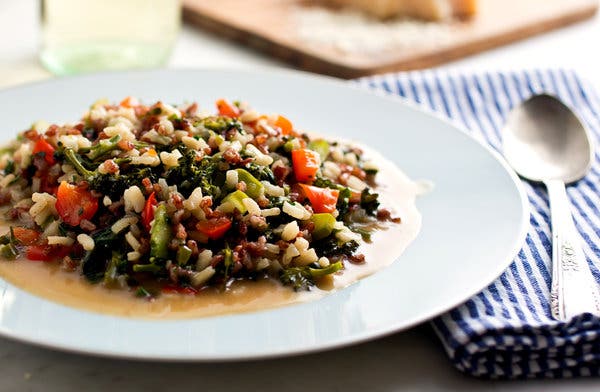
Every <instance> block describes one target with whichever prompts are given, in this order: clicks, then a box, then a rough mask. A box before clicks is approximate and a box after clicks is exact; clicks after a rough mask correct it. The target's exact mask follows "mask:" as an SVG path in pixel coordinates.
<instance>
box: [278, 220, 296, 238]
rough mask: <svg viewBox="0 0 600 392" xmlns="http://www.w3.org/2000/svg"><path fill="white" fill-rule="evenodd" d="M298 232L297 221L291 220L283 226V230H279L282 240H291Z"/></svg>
mask: <svg viewBox="0 0 600 392" xmlns="http://www.w3.org/2000/svg"><path fill="white" fill-rule="evenodd" d="M299 232H300V228H299V227H298V222H296V221H292V222H290V223H288V224H287V225H285V227H284V228H283V231H282V232H281V239H282V240H284V241H291V240H293V239H294V238H296V236H297V235H298V233H299Z"/></svg>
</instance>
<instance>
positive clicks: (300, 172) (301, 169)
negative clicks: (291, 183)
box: [292, 148, 321, 182]
mask: <svg viewBox="0 0 600 392" xmlns="http://www.w3.org/2000/svg"><path fill="white" fill-rule="evenodd" d="M292 166H293V168H294V175H295V176H296V180H297V181H298V182H312V181H313V180H314V179H315V176H316V174H317V171H319V166H321V157H320V156H319V153H317V152H316V151H313V150H309V149H307V148H301V149H298V150H292Z"/></svg>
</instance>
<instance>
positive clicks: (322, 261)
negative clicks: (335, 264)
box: [318, 257, 329, 268]
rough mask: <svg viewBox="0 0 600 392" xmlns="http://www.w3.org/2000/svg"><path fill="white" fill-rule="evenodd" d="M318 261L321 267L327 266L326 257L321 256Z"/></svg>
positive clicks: (327, 260)
mask: <svg viewBox="0 0 600 392" xmlns="http://www.w3.org/2000/svg"><path fill="white" fill-rule="evenodd" d="M318 263H319V265H320V266H321V267H322V268H325V267H329V259H328V258H327V257H321V258H320V259H319V261H318Z"/></svg>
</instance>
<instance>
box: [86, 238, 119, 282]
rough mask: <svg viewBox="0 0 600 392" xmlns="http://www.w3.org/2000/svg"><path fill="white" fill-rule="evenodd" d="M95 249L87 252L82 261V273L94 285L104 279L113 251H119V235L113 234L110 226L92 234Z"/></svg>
mask: <svg viewBox="0 0 600 392" xmlns="http://www.w3.org/2000/svg"><path fill="white" fill-rule="evenodd" d="M92 238H93V240H94V244H95V245H94V249H92V250H90V251H87V252H86V254H85V256H84V257H83V260H81V272H83V275H84V276H85V277H86V278H87V279H88V280H89V281H90V282H93V283H96V282H99V281H101V280H102V279H103V278H104V274H105V273H106V269H107V267H108V264H109V262H110V260H109V259H108V258H109V257H111V256H110V255H111V251H112V250H113V249H118V241H117V240H118V235H117V234H115V233H113V232H112V230H111V228H110V226H109V227H107V228H106V229H103V230H101V231H98V232H96V233H94V234H92Z"/></svg>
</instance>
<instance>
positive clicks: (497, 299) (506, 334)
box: [358, 70, 600, 378]
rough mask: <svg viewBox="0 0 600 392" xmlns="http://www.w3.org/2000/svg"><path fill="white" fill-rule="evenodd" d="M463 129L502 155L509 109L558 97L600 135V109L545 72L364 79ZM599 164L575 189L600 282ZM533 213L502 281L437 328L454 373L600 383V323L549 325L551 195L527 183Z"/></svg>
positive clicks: (560, 73)
mask: <svg viewBox="0 0 600 392" xmlns="http://www.w3.org/2000/svg"><path fill="white" fill-rule="evenodd" d="M358 82H359V83H360V84H362V85H364V86H367V87H371V88H376V89H383V90H385V91H388V92H390V93H393V94H398V95H401V96H403V97H406V98H407V99H409V100H411V101H414V102H415V103H418V104H420V105H422V106H424V107H426V108H428V109H430V110H434V111H437V112H439V113H441V114H443V115H445V116H447V117H450V118H452V119H454V120H457V121H458V122H460V123H462V124H463V125H464V126H465V128H467V129H468V130H469V131H470V133H471V134H472V135H474V136H475V137H476V138H479V139H481V140H484V141H485V142H486V143H488V144H490V145H491V146H492V147H493V148H494V149H496V150H498V151H501V145H502V135H501V129H502V125H503V123H504V119H505V117H506V115H507V114H508V112H509V111H510V109H511V108H512V107H514V106H515V105H516V104H518V103H519V102H521V101H523V100H524V99H526V98H527V97H529V96H530V95H532V94H535V93H541V92H546V93H550V94H553V95H557V96H559V97H560V98H561V99H562V100H563V101H564V102H565V103H566V104H567V105H569V106H570V107H572V108H574V109H575V110H576V111H577V113H578V114H579V115H580V117H581V118H582V119H583V121H584V122H585V123H586V124H587V125H588V126H589V127H590V129H591V130H592V132H593V134H594V136H595V137H596V143H597V142H598V140H597V139H598V137H599V135H600V100H599V98H598V95H597V94H596V92H595V91H594V90H593V88H592V87H591V86H589V85H586V84H584V83H583V82H582V80H581V79H580V78H579V77H578V76H577V75H576V74H575V73H573V72H570V71H564V70H546V71H539V70H538V71H531V72H507V73H495V72H494V73H484V74H479V75H460V74H446V73H444V74H442V73H438V72H435V71H424V72H410V73H399V74H388V75H381V76H373V77H368V78H363V79H360V80H359V81H358ZM599 161H600V156H599V155H598V154H597V155H596V162H595V164H594V167H593V168H592V171H591V172H590V173H589V175H588V176H587V177H585V178H584V179H583V180H582V181H579V182H578V183H577V184H576V185H575V186H571V187H569V188H568V191H567V192H568V195H569V198H570V200H571V203H572V205H573V211H574V219H575V224H576V226H577V229H578V230H579V232H580V233H581V236H582V238H583V241H582V244H583V250H584V253H585V255H586V257H587V260H588V262H589V263H590V268H591V270H592V273H593V274H594V276H595V278H596V280H597V281H599V282H600V162H599ZM524 186H525V189H526V191H527V195H528V197H529V201H530V203H531V207H532V208H531V217H530V228H529V233H528V235H527V240H526V243H525V244H524V247H523V248H522V249H521V251H520V252H519V254H518V255H517V257H516V258H515V260H514V262H513V263H512V264H511V265H510V267H509V268H508V269H507V270H506V271H505V272H504V274H503V275H502V276H500V278H498V279H497V280H496V281H495V282H494V283H492V284H491V285H490V286H488V287H487V288H486V289H485V290H484V291H482V292H481V293H479V294H478V295H476V296H475V297H473V298H471V299H469V300H468V301H467V302H466V303H465V304H463V305H461V306H460V307H458V308H456V309H454V310H452V311H450V312H449V313H447V314H445V315H443V316H441V317H439V318H438V319H436V320H434V321H433V327H434V329H435V330H436V332H437V334H438V336H439V337H440V339H441V340H442V342H443V344H444V347H445V349H446V351H447V353H448V355H449V356H450V358H451V360H452V361H453V363H454V364H455V366H456V367H457V368H458V369H459V370H461V371H463V372H465V373H468V374H471V375H474V376H480V377H489V378H526V377H573V376H589V375H595V376H599V375H600V318H598V317H594V316H592V315H590V314H584V315H581V316H578V317H575V318H573V319H572V320H569V321H568V322H558V321H555V320H553V319H552V318H551V316H550V304H549V299H550V295H549V290H550V275H551V272H550V271H551V268H550V265H551V254H552V244H551V238H552V237H551V235H550V211H549V206H548V195H547V193H546V190H545V188H544V187H543V186H541V185H534V184H531V183H529V182H524Z"/></svg>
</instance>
